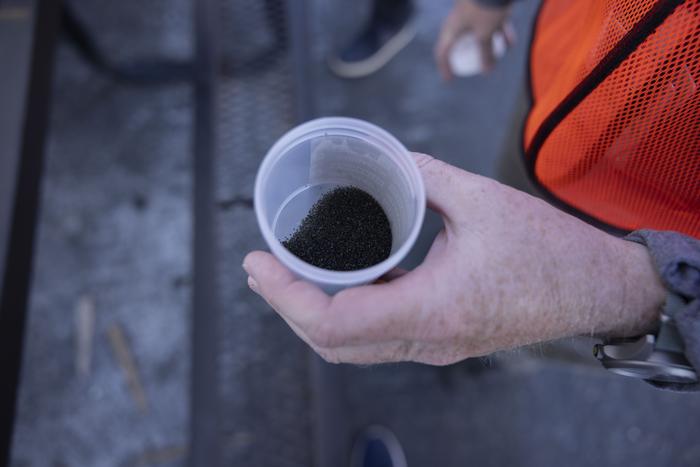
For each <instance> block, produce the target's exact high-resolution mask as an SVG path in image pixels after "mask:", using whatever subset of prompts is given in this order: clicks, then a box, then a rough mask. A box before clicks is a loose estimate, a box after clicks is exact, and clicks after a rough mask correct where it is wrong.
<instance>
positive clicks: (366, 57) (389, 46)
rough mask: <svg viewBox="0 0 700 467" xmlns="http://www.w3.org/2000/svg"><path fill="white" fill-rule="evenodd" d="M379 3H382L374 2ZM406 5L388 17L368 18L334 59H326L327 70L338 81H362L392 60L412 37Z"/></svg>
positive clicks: (409, 7) (409, 15) (412, 32)
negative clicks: (329, 70)
mask: <svg viewBox="0 0 700 467" xmlns="http://www.w3.org/2000/svg"><path fill="white" fill-rule="evenodd" d="M375 1H376V2H378V3H380V4H381V3H382V1H383V0H375ZM412 18H413V6H412V4H411V3H410V2H407V3H406V6H405V7H403V8H397V9H395V11H392V12H391V13H390V14H386V12H381V13H378V12H377V11H376V10H375V13H374V14H373V15H372V18H371V19H370V22H369V24H368V25H367V26H366V27H365V29H364V30H363V31H362V32H361V33H360V34H359V35H358V36H357V37H355V39H354V40H353V41H352V42H351V43H350V44H349V45H348V46H347V47H345V48H344V49H342V50H340V52H338V54H337V55H335V56H331V57H330V58H329V59H328V66H329V68H330V69H331V71H332V72H333V73H335V74H336V75H338V76H340V77H341V78H362V77H365V76H368V75H371V74H372V73H374V72H376V71H377V70H379V69H380V68H381V67H383V66H384V65H386V64H387V63H388V62H389V60H391V59H392V58H394V56H395V55H396V54H398V53H399V52H400V51H401V50H402V49H403V48H404V47H406V46H407V45H408V43H409V42H411V40H412V39H413V37H414V36H415V35H416V30H415V25H414V24H413V21H412Z"/></svg>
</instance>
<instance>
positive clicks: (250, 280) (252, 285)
mask: <svg viewBox="0 0 700 467" xmlns="http://www.w3.org/2000/svg"><path fill="white" fill-rule="evenodd" d="M248 287H250V290H252V291H253V292H255V293H256V294H260V292H259V291H258V282H257V281H256V280H255V279H253V277H252V276H248Z"/></svg>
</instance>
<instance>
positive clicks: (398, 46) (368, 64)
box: [328, 23, 416, 78]
mask: <svg viewBox="0 0 700 467" xmlns="http://www.w3.org/2000/svg"><path fill="white" fill-rule="evenodd" d="M415 36H416V27H415V25H414V24H413V23H409V24H407V25H405V26H404V27H403V28H401V30H400V31H399V32H397V33H396V35H395V36H394V37H392V38H391V39H390V40H389V41H388V42H387V43H386V44H384V47H382V48H381V49H379V50H378V51H377V53H375V54H374V55H372V56H371V57H369V58H366V59H365V60H362V61H360V62H344V61H342V60H338V59H337V58H329V59H328V67H329V68H330V69H331V71H332V72H333V73H335V74H336V75H338V76H339V77H341V78H364V77H365V76H369V75H371V74H372V73H375V72H377V71H378V70H379V69H380V68H382V67H383V66H384V65H386V64H387V63H389V61H390V60H391V59H392V58H394V57H395V56H396V55H397V54H398V53H399V52H401V50H403V48H404V47H406V46H407V45H408V44H409V43H410V42H411V41H412V40H413V38H414V37H415Z"/></svg>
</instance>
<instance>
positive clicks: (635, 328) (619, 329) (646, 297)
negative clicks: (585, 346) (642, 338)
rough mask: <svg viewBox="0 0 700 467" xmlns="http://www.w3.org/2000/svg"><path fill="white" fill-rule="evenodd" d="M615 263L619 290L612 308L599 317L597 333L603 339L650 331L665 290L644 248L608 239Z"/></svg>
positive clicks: (664, 297)
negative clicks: (600, 321)
mask: <svg viewBox="0 0 700 467" xmlns="http://www.w3.org/2000/svg"><path fill="white" fill-rule="evenodd" d="M611 238H612V240H613V241H614V243H615V246H614V248H615V250H616V254H615V255H614V257H615V258H616V261H617V262H618V264H619V265H618V268H615V269H616V270H617V271H618V272H617V273H618V274H620V276H619V277H618V278H617V281H618V282H619V283H618V287H619V288H620V294H619V299H618V301H617V304H616V305H615V306H611V307H609V309H607V310H606V312H605V313H603V314H602V315H601V318H602V319H603V320H604V322H603V323H602V324H601V327H600V330H601V333H600V334H602V335H603V336H606V337H629V336H637V335H640V334H644V333H648V332H651V331H652V330H653V329H654V328H655V327H656V326H657V325H658V322H659V318H660V315H661V309H662V307H663V304H664V301H665V299H666V294H667V291H666V288H665V287H664V285H663V283H662V281H661V278H660V277H659V275H658V273H657V272H656V269H655V268H654V265H653V262H652V259H651V256H650V255H649V251H648V249H647V248H646V247H645V246H644V245H640V244H638V243H634V242H630V241H627V240H623V239H619V238H615V237H611Z"/></svg>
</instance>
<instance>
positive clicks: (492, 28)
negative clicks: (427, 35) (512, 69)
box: [435, 0, 515, 80]
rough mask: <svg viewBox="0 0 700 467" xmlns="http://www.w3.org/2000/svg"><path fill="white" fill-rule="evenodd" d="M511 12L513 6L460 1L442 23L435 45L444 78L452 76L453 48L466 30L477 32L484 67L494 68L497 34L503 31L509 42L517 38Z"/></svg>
mask: <svg viewBox="0 0 700 467" xmlns="http://www.w3.org/2000/svg"><path fill="white" fill-rule="evenodd" d="M509 14H510V7H491V6H488V7H487V6H483V5H480V4H479V3H478V2H477V1H476V0H457V1H456V2H455V6H454V7H453V8H452V11H450V13H449V14H448V15H447V18H446V19H445V21H444V23H443V24H442V29H441V30H440V37H439V39H438V41H437V44H436V46H435V61H436V63H437V66H438V69H439V70H440V74H441V75H442V77H443V78H444V79H445V80H450V79H452V78H453V74H452V68H451V67H450V60H449V58H450V50H451V49H452V46H453V45H454V44H455V42H456V41H457V39H459V37H460V36H461V35H462V34H465V33H467V32H471V33H472V34H474V36H475V37H476V40H477V42H478V43H479V49H480V51H481V60H482V65H483V67H484V69H485V70H490V69H492V68H493V66H494V63H495V61H496V59H495V58H494V53H493V42H492V41H493V35H494V33H496V32H497V31H501V32H503V37H505V40H506V42H507V43H508V44H509V45H512V44H513V41H514V40H515V33H514V31H513V29H512V27H511V26H510V24H509V23H508V22H507V19H508V16H509Z"/></svg>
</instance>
